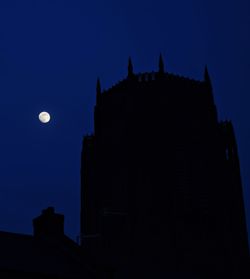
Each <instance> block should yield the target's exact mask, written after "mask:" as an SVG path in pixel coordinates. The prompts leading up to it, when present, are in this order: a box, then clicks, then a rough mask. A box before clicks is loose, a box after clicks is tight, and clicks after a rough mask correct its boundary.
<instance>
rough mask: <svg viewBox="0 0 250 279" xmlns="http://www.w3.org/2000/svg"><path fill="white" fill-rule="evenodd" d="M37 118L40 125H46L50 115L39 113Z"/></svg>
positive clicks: (44, 112) (43, 112)
mask: <svg viewBox="0 0 250 279" xmlns="http://www.w3.org/2000/svg"><path fill="white" fill-rule="evenodd" d="M38 118H39V120H40V121H41V122H42V123H48V122H49V121H50V115H49V113H48V112H46V111H42V112H41V113H39V115H38Z"/></svg>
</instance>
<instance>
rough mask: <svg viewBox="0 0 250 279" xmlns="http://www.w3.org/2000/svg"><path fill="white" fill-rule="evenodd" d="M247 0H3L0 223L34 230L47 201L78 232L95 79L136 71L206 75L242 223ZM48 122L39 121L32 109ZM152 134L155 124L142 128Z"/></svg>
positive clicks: (249, 72)
mask: <svg viewBox="0 0 250 279" xmlns="http://www.w3.org/2000/svg"><path fill="white" fill-rule="evenodd" d="M249 49H250V2H249V1H248V0H238V1H235V0H234V1H232V0H227V1H225V0H222V1H215V0H210V1H208V0H207V1H205V0H204V1H202V0H199V1H198V0H176V1H166V0H154V1H152V0H144V1H141V0H137V1H132V0H127V1H117V0H116V1H114V0H106V1H103V0H93V1H82V0H67V1H63V0H40V1H37V0H22V1H19V0H16V1H14V0H1V1H0V95H1V101H0V119H1V137H0V230H5V231H13V232H20V233H29V234H30V233H32V223H31V221H32V219H33V218H34V217H36V216H37V215H39V214H40V211H41V210H42V209H43V208H46V207H47V206H51V205H53V206H55V208H56V211H57V212H60V213H63V214H65V231H66V233H67V234H68V235H69V236H70V237H71V238H73V239H76V237H77V235H78V234H79V210H80V197H79V192H80V153H81V143H82V137H83V135H85V134H89V133H91V132H92V131H93V107H94V103H95V86H96V79H97V77H100V79H101V84H102V87H103V88H109V87H111V86H112V85H113V84H114V83H117V82H118V81H119V80H121V79H123V78H125V77H126V75H127V60H128V56H131V57H132V60H133V65H134V71H135V72H136V73H138V72H144V71H145V72H146V71H153V70H154V71H155V70H157V66H158V57H159V53H160V52H161V53H162V54H163V57H164V61H165V69H166V71H169V72H171V73H176V74H179V75H183V76H187V77H191V78H195V79H198V80H201V79H203V71H204V67H205V64H207V65H208V69H209V72H210V76H211V79H212V84H213V89H214V98H215V102H216V104H217V109H218V115H219V118H220V119H221V120H225V119H231V120H232V122H233V125H234V128H235V133H236V138H237V143H238V149H239V157H240V163H241V174H242V180H243V190H244V198H245V207H246V213H247V220H248V227H249V231H250V200H249V197H250V173H249V165H250V144H249V143H250V125H249V119H250V110H249V104H250V83H249V76H250V54H249ZM43 110H46V111H48V112H49V113H50V114H51V122H50V123H49V124H47V125H44V124H42V123H40V122H39V120H38V114H39V112H41V111H43ZM149 132H150V133H152V132H157V131H149Z"/></svg>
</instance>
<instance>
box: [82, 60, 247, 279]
mask: <svg viewBox="0 0 250 279" xmlns="http://www.w3.org/2000/svg"><path fill="white" fill-rule="evenodd" d="M96 89H97V92H96V105H95V111H94V118H95V121H94V122H95V125H94V133H93V135H91V136H86V137H84V140H83V150H82V168H81V177H82V187H81V203H82V204H81V233H82V246H84V247H86V249H88V250H89V251H90V253H91V254H92V256H93V258H95V261H96V263H97V265H99V266H100V267H101V268H104V269H105V270H110V272H111V273H112V274H113V278H117V279H123V278H124V279H125V278H218V276H220V278H247V277H244V276H245V275H244V274H245V273H246V270H247V265H248V264H249V251H248V241H247V231H246V221H245V213H244V204H243V196H242V184H241V176H240V166H239V159H238V153H237V144H236V140H235V135H234V130H233V125H232V123H231V122H230V121H219V120H218V117H217V109H216V106H215V103H214V99H213V92H212V84H211V80H210V77H209V74H208V70H207V67H206V68H205V72H204V80H202V81H196V80H193V79H188V78H184V77H180V76H177V75H174V74H171V73H168V72H166V70H165V67H164V62H163V58H162V56H160V59H159V69H158V71H157V72H150V73H141V74H135V73H134V70H133V65H132V61H131V59H129V64H128V75H127V78H125V79H124V80H122V81H121V82H119V83H118V84H116V85H114V86H113V87H112V88H110V89H108V90H105V91H102V90H101V84H100V80H99V79H98V81H97V87H96Z"/></svg>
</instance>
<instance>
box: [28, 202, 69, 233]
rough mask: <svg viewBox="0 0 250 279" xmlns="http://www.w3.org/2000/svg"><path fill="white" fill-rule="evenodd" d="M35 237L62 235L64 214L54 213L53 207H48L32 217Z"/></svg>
mask: <svg viewBox="0 0 250 279" xmlns="http://www.w3.org/2000/svg"><path fill="white" fill-rule="evenodd" d="M33 232H34V236H35V237H39V236H49V237H62V236H63V235H64V215H62V214H58V213H55V208H54V207H48V208H47V209H44V210H43V211H42V214H41V215H40V216H38V217H36V218H34V219H33Z"/></svg>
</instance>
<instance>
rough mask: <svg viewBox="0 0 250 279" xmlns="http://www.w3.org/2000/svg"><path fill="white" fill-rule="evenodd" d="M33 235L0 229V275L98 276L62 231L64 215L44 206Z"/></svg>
mask: <svg viewBox="0 0 250 279" xmlns="http://www.w3.org/2000/svg"><path fill="white" fill-rule="evenodd" d="M33 228H34V235H25V234H17V233H10V232H3V231H0V278H1V279H7V278H13V279H17V278H18V279H19V278H38V279H67V278H70V279H78V278H86V279H90V278H91V279H92V278H98V277H97V272H96V271H95V269H94V267H93V266H92V265H91V264H90V261H89V257H87V256H86V254H85V252H84V250H83V249H80V247H79V246H78V245H77V244H76V243H75V242H74V241H73V240H71V239H70V238H68V237H67V236H66V235H65V234H64V216H63V215H61V214H58V213H55V211H54V208H53V207H48V208H47V209H45V210H43V211H42V214H41V215H40V216H39V217H37V218H35V219H34V220H33Z"/></svg>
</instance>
